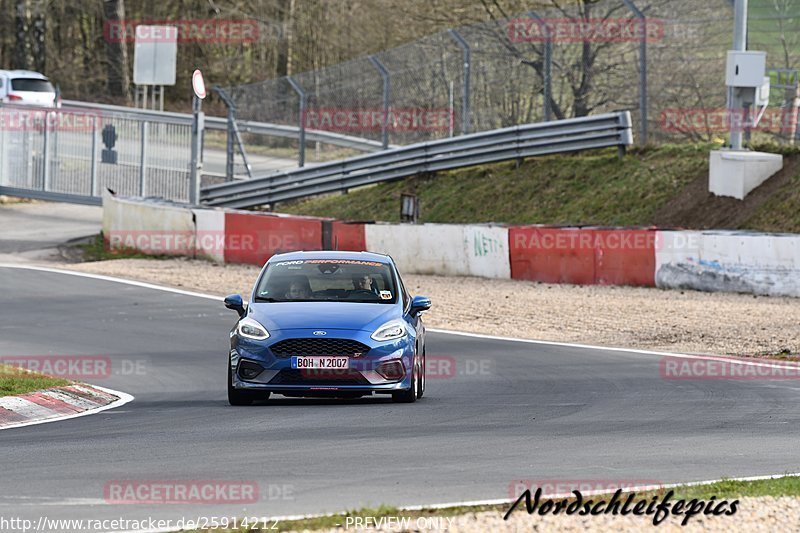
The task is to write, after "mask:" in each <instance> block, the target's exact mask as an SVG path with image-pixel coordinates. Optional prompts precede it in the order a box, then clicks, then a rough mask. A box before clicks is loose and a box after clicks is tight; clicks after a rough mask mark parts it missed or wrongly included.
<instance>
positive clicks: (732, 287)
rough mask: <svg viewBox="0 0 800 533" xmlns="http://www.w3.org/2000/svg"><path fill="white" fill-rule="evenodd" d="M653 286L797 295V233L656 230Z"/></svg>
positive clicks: (799, 239)
mask: <svg viewBox="0 0 800 533" xmlns="http://www.w3.org/2000/svg"><path fill="white" fill-rule="evenodd" d="M656 285H657V286H658V287H661V288H667V289H694V290H700V291H708V292H739V293H750V294H759V295H770V296H800V235H792V234H765V233H750V232H723V231H704V232H699V231H659V232H658V237H657V242H656Z"/></svg>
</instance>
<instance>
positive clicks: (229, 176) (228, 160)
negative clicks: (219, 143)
mask: <svg viewBox="0 0 800 533" xmlns="http://www.w3.org/2000/svg"><path fill="white" fill-rule="evenodd" d="M213 90H214V92H216V93H217V95H218V96H219V97H220V99H221V100H222V101H223V102H224V103H225V106H226V107H227V108H228V129H227V132H228V136H227V143H226V145H225V150H226V153H225V179H226V180H227V181H233V174H234V157H235V156H236V154H235V153H234V146H233V142H234V141H236V143H237V144H238V145H239V152H240V153H241V154H242V161H244V168H245V170H246V171H247V176H248V177H250V178H252V177H253V168H252V167H251V166H250V161H248V160H247V150H245V148H244V143H243V142H242V136H241V135H239V126H238V125H237V124H236V104H235V103H234V101H233V99H232V98H231V97H230V95H228V93H227V92H225V89H223V88H222V87H220V86H219V85H215V86H214V87H213Z"/></svg>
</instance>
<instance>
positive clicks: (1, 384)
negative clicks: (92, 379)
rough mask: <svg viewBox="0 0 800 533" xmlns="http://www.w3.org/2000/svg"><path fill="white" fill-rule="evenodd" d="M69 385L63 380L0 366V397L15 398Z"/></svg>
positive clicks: (8, 366) (14, 367) (10, 366)
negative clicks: (28, 393) (19, 395)
mask: <svg viewBox="0 0 800 533" xmlns="http://www.w3.org/2000/svg"><path fill="white" fill-rule="evenodd" d="M69 384H70V382H69V381H67V380H65V379H58V378H53V377H50V376H45V375H43V374H37V373H33V372H27V371H25V370H23V369H20V368H18V367H16V366H12V365H0V396H15V395H18V394H25V393H27V392H33V391H37V390H42V389H49V388H51V387H62V386H64V385H69Z"/></svg>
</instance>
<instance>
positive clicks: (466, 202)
mask: <svg viewBox="0 0 800 533" xmlns="http://www.w3.org/2000/svg"><path fill="white" fill-rule="evenodd" d="M712 147H713V146H712V145H705V144H703V145H698V144H684V145H665V146H660V147H645V148H635V149H632V150H631V151H630V152H629V154H628V155H627V156H625V157H624V158H622V159H619V158H618V157H617V155H616V151H611V150H609V151H600V152H590V153H589V152H587V153H584V154H574V155H567V156H563V155H562V156H549V157H541V158H531V159H528V160H526V161H525V162H524V163H523V164H522V165H519V166H517V165H516V164H515V163H502V164H495V165H486V166H480V167H473V168H469V169H463V170H457V171H450V172H441V173H438V174H436V175H434V176H417V177H414V178H409V179H406V180H403V181H398V182H394V183H386V184H380V185H376V186H372V187H364V188H361V189H356V190H353V191H350V193H349V194H336V195H329V196H325V197H320V198H314V199H310V200H306V201H302V202H295V203H291V204H283V205H280V206H279V207H278V210H279V211H281V212H289V213H296V214H304V215H316V216H329V217H335V218H339V219H344V220H383V221H398V220H399V210H400V194H401V193H402V192H413V193H416V194H417V195H418V196H419V198H420V201H421V219H422V222H460V223H466V222H498V223H508V224H570V225H608V226H612V225H613V226H617V225H619V226H650V225H658V226H667V227H668V226H680V227H686V228H698V229H701V228H748V229H763V230H768V231H789V232H800V156H798V155H797V153H796V151H795V150H789V151H787V155H786V158H785V166H784V170H783V171H782V172H781V173H779V174H778V175H776V176H775V177H773V178H771V179H770V180H768V181H767V182H766V183H764V184H763V185H762V186H761V187H759V188H758V189H756V191H754V192H753V193H751V194H750V195H749V196H748V198H746V199H745V201H744V202H740V201H738V200H735V199H732V198H717V197H714V196H713V195H711V194H710V193H709V192H708V151H709V149H711V148H712ZM761 149H765V148H764V147H761ZM775 150H776V148H775V147H773V151H775Z"/></svg>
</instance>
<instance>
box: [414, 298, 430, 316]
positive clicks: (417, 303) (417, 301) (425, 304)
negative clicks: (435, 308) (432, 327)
mask: <svg viewBox="0 0 800 533" xmlns="http://www.w3.org/2000/svg"><path fill="white" fill-rule="evenodd" d="M430 308H431V299H430V298H428V297H427V296H414V297H413V298H412V299H411V309H410V310H409V313H411V315H418V314H420V313H422V312H423V311H427V310H428V309H430Z"/></svg>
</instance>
